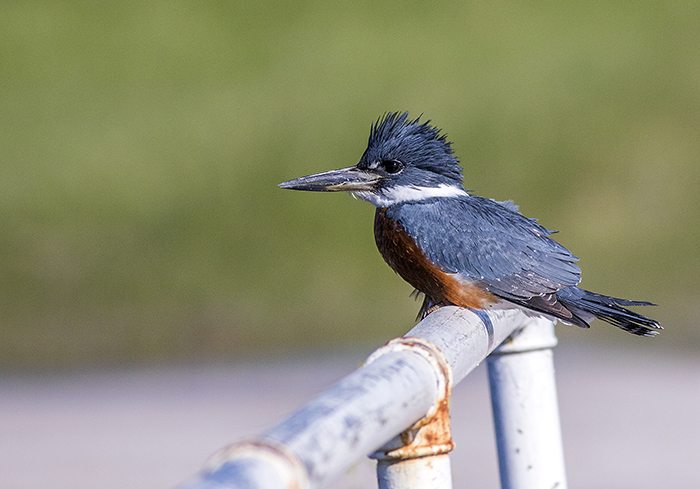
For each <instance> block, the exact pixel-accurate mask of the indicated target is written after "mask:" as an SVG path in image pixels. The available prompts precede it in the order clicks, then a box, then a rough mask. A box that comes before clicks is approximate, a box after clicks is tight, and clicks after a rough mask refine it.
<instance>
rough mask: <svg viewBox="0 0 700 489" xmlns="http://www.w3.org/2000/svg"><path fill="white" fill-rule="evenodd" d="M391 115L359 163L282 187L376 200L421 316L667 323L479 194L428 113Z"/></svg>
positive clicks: (386, 242) (538, 229)
mask: <svg viewBox="0 0 700 489" xmlns="http://www.w3.org/2000/svg"><path fill="white" fill-rule="evenodd" d="M419 119H420V117H419V118H417V119H410V118H409V115H408V113H407V112H403V113H388V114H386V115H384V116H383V117H382V118H380V119H379V120H377V122H375V123H374V124H373V125H372V127H371V131H370V136H369V143H368V145H367V149H366V150H365V152H364V154H363V155H362V158H360V162H359V163H358V164H357V165H355V166H353V167H349V168H343V169H340V170H332V171H327V172H323V173H317V174H315V175H309V176H306V177H301V178H297V179H295V180H290V181H288V182H284V183H281V184H279V186H280V187H281V188H284V189H292V190H311V191H321V192H334V191H347V192H350V193H352V194H353V195H354V196H356V197H358V198H360V199H362V200H365V201H368V202H371V203H372V204H374V205H375V206H376V208H377V210H376V214H375V218H374V238H375V241H376V243H377V248H379V252H380V253H381V255H382V257H383V258H384V260H385V261H386V262H387V263H388V264H389V266H390V267H391V268H392V269H393V270H394V271H395V272H396V273H398V274H399V275H400V276H401V277H402V278H403V279H404V280H405V281H406V282H408V283H409V284H410V285H412V286H413V287H414V288H415V289H416V291H417V292H419V293H422V294H423V295H424V296H425V298H424V301H423V305H422V307H421V309H420V313H419V318H424V317H425V316H427V315H428V314H429V313H430V312H432V311H433V310H434V309H436V308H438V307H441V306H444V305H455V306H459V307H464V308H471V309H488V308H493V307H498V308H503V307H516V308H521V309H524V310H525V312H527V313H530V314H533V313H534V314H536V315H544V316H546V317H548V318H549V319H554V318H556V319H559V320H561V321H562V322H564V323H568V324H574V325H576V326H580V327H582V328H588V327H589V325H590V322H591V321H592V320H593V319H594V318H598V319H602V320H603V321H607V322H608V323H610V324H613V325H614V326H617V327H618V328H621V329H623V330H625V331H628V332H630V333H632V334H635V335H639V336H653V335H655V334H657V333H658V330H660V329H662V328H661V326H660V325H659V323H658V322H657V321H655V320H654V319H650V318H648V317H645V316H642V315H641V314H637V313H635V312H633V311H630V310H629V309H626V306H647V305H653V304H651V303H650V302H644V301H631V300H626V299H617V298H614V297H608V296H605V295H601V294H596V293H594V292H589V291H587V290H584V289H582V288H579V287H578V286H577V285H578V283H579V282H580V281H581V269H580V268H579V267H578V265H577V264H576V262H577V261H578V258H576V257H575V256H574V255H572V254H571V252H570V251H569V250H568V249H566V248H565V247H563V246H562V245H560V244H559V243H557V242H556V241H554V240H553V239H552V238H551V235H552V234H553V233H554V232H555V231H550V230H548V229H546V228H545V227H543V226H542V225H540V224H538V223H537V220H536V219H529V218H527V217H524V216H523V215H522V214H520V212H519V211H518V206H516V205H515V204H514V203H513V202H512V201H506V202H499V201H496V200H493V199H487V198H484V197H479V196H476V195H472V194H471V193H469V192H468V191H467V190H465V188H464V186H463V185H462V168H461V167H460V165H459V160H458V159H457V157H456V156H454V154H453V150H452V143H451V142H449V141H447V138H446V135H445V134H443V133H442V132H441V130H440V129H438V128H437V127H435V126H432V125H431V121H427V122H421V121H420V120H419Z"/></svg>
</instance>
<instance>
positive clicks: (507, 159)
mask: <svg viewBox="0 0 700 489" xmlns="http://www.w3.org/2000/svg"><path fill="white" fill-rule="evenodd" d="M1 10H2V15H0V80H1V82H2V85H1V88H0V129H1V130H0V148H1V151H0V229H1V231H0V257H1V259H0V328H1V329H0V330H1V334H0V366H3V367H6V368H23V367H55V366H70V365H90V364H108V363H124V362H152V361H201V360H221V359H235V358H239V357H241V356H244V355H253V354H257V353H261V352H262V353H270V352H280V351H283V350H289V349H292V350H294V349H297V350H299V349H317V348H347V347H352V346H353V345H369V344H376V345H378V344H379V343H380V342H382V341H385V340H387V339H389V338H391V337H394V336H397V335H400V334H403V333H404V332H405V331H406V330H408V329H409V328H410V326H411V325H412V324H413V319H414V317H415V314H416V312H417V309H418V306H419V304H417V303H415V302H414V301H413V300H412V299H411V298H409V297H408V294H409V292H410V290H411V288H410V287H409V286H408V285H406V284H404V283H403V282H402V281H401V279H400V278H399V277H397V276H395V275H394V274H393V273H392V272H391V271H390V270H389V268H388V267H387V266H386V265H385V264H384V263H383V262H382V260H381V257H380V256H379V254H378V253H377V251H376V249H375V247H374V243H373V236H372V217H373V208H372V207H371V206H370V205H369V204H366V203H359V202H353V201H352V200H351V199H349V198H348V197H347V196H345V195H319V194H305V193H292V192H287V191H282V190H279V189H278V188H277V186H276V184H277V183H279V182H281V181H283V180H288V179H290V178H294V177H297V176H301V175H306V174H309V173H313V172H318V171H323V170H328V169H333V168H340V167H344V166H350V165H352V164H354V163H356V162H357V160H358V159H359V157H360V155H361V154H362V151H363V150H364V146H365V144H366V140H367V135H368V131H369V125H370V123H371V122H372V121H373V120H375V119H376V118H378V117H379V116H380V115H382V114H383V113H384V112H386V111H393V110H409V111H410V112H411V114H412V115H414V116H417V115H419V114H424V117H425V118H429V119H432V120H433V121H434V123H435V124H437V125H438V126H440V127H442V128H444V129H445V131H446V132H447V133H448V137H449V139H450V140H452V141H453V142H454V148H455V150H456V152H457V154H458V156H460V158H461V160H462V163H463V166H464V167H465V186H466V187H467V188H468V189H471V190H474V191H475V193H478V194H480V195H484V196H488V197H492V198H496V199H500V200H505V199H514V200H515V201H516V203H518V204H520V206H521V210H522V211H523V213H524V214H525V215H527V216H529V217H538V218H539V219H540V222H541V223H542V224H544V225H545V226H547V227H549V228H551V229H558V230H559V231H560V234H559V235H558V236H557V238H558V240H559V241H560V242H562V243H563V244H564V245H566V246H568V247H569V248H571V249H572V250H573V252H574V253H575V254H576V255H577V256H579V257H580V258H581V266H582V268H583V270H584V280H583V286H585V287H586V288H589V289H592V290H594V291H597V292H601V293H606V294H611V295H616V296H621V297H626V298H632V299H646V300H651V301H654V302H657V303H658V304H660V307H658V308H655V309H653V310H646V311H645V312H648V313H649V314H650V315H652V316H654V317H656V318H658V319H660V320H661V321H662V323H663V324H664V325H665V326H666V328H667V329H666V331H665V332H664V333H663V334H662V336H661V337H659V338H657V339H655V340H652V341H658V342H661V343H663V344H667V345H671V346H674V347H681V346H682V347H690V348H697V346H699V345H700V332H699V331H700V329H699V328H698V327H697V316H698V314H700V300H699V298H698V294H699V292H700V283H699V281H698V276H699V272H700V266H699V264H700V260H698V251H699V250H698V243H699V240H698V238H699V237H700V225H699V218H700V197H698V186H699V184H700V164H699V161H698V159H699V156H700V29H698V28H697V19H698V18H700V7H699V5H698V4H697V3H696V2H672V1H666V2H651V1H641V2H586V3H584V4H581V3H573V2H569V3H556V2H528V3H521V2H491V1H489V2H483V1H466V2H451V1H440V2H411V3H406V2H397V1H395V2H366V1H364V2H363V1H359V2H351V3H346V4H335V3H333V2H322V1H318V0H310V1H301V2H270V1H255V2H253V1H246V2H236V1H234V2H222V1H213V0H205V1H199V2H194V1H187V0H177V1H169V2H166V1H160V0H147V1H143V2H134V1H124V2H117V3H114V2H81V1H34V0H30V1H25V2H16V1H8V2H3V5H2V7H1ZM595 326H596V327H595V328H594V329H593V330H591V331H588V332H583V331H579V330H577V329H575V328H568V327H560V328H558V330H559V332H560V335H563V336H564V337H565V338H566V339H567V341H568V340H569V339H570V340H572V341H573V340H574V339H575V340H578V341H594V342H595V341H601V342H602V341H606V342H613V344H621V345H622V344H630V343H632V344H638V343H635V342H639V341H644V340H640V339H637V338H633V337H631V336H627V335H624V334H623V333H622V332H618V331H617V330H614V328H611V327H609V326H607V325H605V324H604V323H599V322H598V323H596V324H595Z"/></svg>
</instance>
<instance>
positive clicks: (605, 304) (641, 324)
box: [556, 287, 663, 336]
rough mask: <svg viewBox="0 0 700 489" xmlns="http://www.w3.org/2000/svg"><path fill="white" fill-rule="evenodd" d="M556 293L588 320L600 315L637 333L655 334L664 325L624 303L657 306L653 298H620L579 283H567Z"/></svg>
mask: <svg viewBox="0 0 700 489" xmlns="http://www.w3.org/2000/svg"><path fill="white" fill-rule="evenodd" d="M556 296H557V300H558V301H559V302H560V303H561V304H562V305H563V306H564V307H566V308H567V309H568V310H570V311H571V312H572V313H573V314H574V315H575V316H578V318H580V319H582V320H583V321H584V322H585V323H590V321H591V320H593V318H598V319H601V320H603V321H606V322H608V323H610V324H612V325H613V326H617V327H618V328H620V329H623V330H625V331H627V332H629V333H632V334H635V335H638V336H654V335H657V334H658V333H659V330H661V329H663V328H662V327H661V326H660V325H659V322H658V321H656V320H654V319H651V318H648V317H646V316H642V315H641V314H637V313H636V312H633V311H630V310H629V309H625V307H623V306H628V307H629V306H654V305H655V304H652V303H651V302H646V301H630V300H627V299H617V298H615V297H608V296H607V295H601V294H596V293H594V292H589V291H587V290H584V289H581V288H579V287H564V288H563V289H560V290H558V291H557V293H556Z"/></svg>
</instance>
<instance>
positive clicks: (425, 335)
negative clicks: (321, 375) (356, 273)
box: [182, 306, 532, 489]
mask: <svg viewBox="0 0 700 489" xmlns="http://www.w3.org/2000/svg"><path fill="white" fill-rule="evenodd" d="M531 321H532V319H530V318H528V317H527V316H525V315H524V314H523V313H521V312H519V311H515V310H510V311H488V312H483V311H482V312H473V311H470V310H466V309H460V308H457V307H454V306H450V307H443V308H440V309H438V310H437V311H435V312H434V313H432V314H430V315H429V316H428V317H427V318H426V319H424V320H423V321H421V322H420V323H419V324H418V325H417V326H416V327H414V328H413V329H412V330H411V331H410V332H409V333H408V334H407V335H406V336H407V337H416V338H418V339H419V340H422V341H423V342H424V343H426V344H428V345H430V348H433V347H436V348H437V349H438V350H439V352H440V353H441V356H442V357H443V359H442V363H445V364H446V365H445V366H444V368H443V367H442V366H441V365H440V363H441V362H435V361H433V360H434V359H431V358H432V357H431V354H430V351H429V350H430V348H427V349H426V348H398V349H397V348H395V347H394V346H392V345H388V346H387V347H383V348H384V350H383V349H380V352H377V353H375V354H373V355H372V356H373V357H374V358H373V360H372V361H371V362H370V363H368V364H367V365H365V366H363V367H362V368H360V369H359V370H357V371H355V372H353V373H352V374H350V375H348V376H347V377H345V378H344V379H342V380H341V381H340V382H338V383H337V384H335V385H334V386H333V387H331V388H330V389H329V390H327V391H326V392H324V393H323V394H321V395H319V396H318V397H317V398H316V399H314V400H312V401H311V402H309V403H308V404H306V405H305V406H303V407H302V408H301V409H300V410H299V411H297V412H296V413H294V414H293V415H292V416H291V417H289V418H288V419H287V420H285V421H283V422H282V423H280V424H279V425H277V426H275V427H273V428H272V429H270V430H268V431H267V432H265V433H264V434H263V435H262V436H261V437H260V438H258V439H256V440H253V441H251V442H244V443H239V444H236V445H233V446H232V447H229V448H227V449H224V450H221V451H220V452H218V453H217V454H216V455H215V456H214V457H213V458H212V461H211V462H210V463H209V464H208V466H207V467H206V468H205V470H204V471H203V472H202V474H200V475H199V476H198V477H196V478H195V479H193V480H191V481H190V482H189V483H187V484H186V485H184V486H182V488H183V489H184V488H188V489H218V488H224V487H225V488H228V489H244V488H245V489H273V488H274V489H282V488H287V487H289V488H292V487H294V488H299V489H307V488H308V489H315V488H320V487H323V486H325V485H328V484H329V483H330V482H331V481H332V480H333V479H334V478H335V477H338V476H339V475H340V474H342V473H343V472H344V471H345V470H346V469H347V468H348V467H349V466H351V465H352V464H353V463H355V461H357V460H358V459H360V458H361V457H364V456H366V455H367V454H368V453H370V452H374V451H375V450H377V449H378V448H379V447H380V446H382V445H383V444H385V443H386V442H387V441H388V440H391V439H392V438H394V437H395V436H396V435H397V434H399V433H401V432H403V431H404V430H406V429H407V428H409V427H411V426H412V425H413V424H414V423H416V422H417V421H418V420H419V419H421V418H423V417H424V416H425V415H426V414H428V413H429V412H430V410H431V409H434V408H435V405H436V403H437V401H438V399H439V398H440V394H441V389H442V387H441V386H443V385H444V382H445V372H444V371H443V370H444V369H445V368H446V369H447V371H448V372H449V374H448V375H450V376H451V377H452V378H453V380H454V382H455V383H457V382H459V381H460V380H462V379H463V378H464V377H465V376H466V375H467V374H468V373H469V372H470V371H471V370H472V369H473V368H474V367H476V366H477V365H478V364H479V363H480V362H481V361H483V360H484V358H486V356H487V355H488V354H489V353H490V352H491V351H492V350H493V349H494V348H495V347H496V346H497V345H498V344H499V343H501V341H503V340H504V339H505V338H507V337H508V336H509V335H510V334H511V333H512V332H513V331H515V330H517V329H520V328H522V327H524V326H525V325H526V324H529V323H530V322H531ZM440 460H441V462H440V463H441V464H443V466H446V465H445V464H447V463H449V458H448V457H443V458H440ZM280 481H281V482H280ZM279 484H282V485H279ZM444 487H448V486H443V488H444Z"/></svg>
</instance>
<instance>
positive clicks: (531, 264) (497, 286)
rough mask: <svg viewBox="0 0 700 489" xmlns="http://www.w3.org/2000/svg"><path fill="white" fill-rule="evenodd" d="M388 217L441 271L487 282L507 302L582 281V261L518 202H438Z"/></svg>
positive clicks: (393, 210) (392, 210)
mask: <svg viewBox="0 0 700 489" xmlns="http://www.w3.org/2000/svg"><path fill="white" fill-rule="evenodd" d="M386 217H388V218H391V219H394V220H396V221H397V222H398V223H400V224H401V226H403V228H404V229H405V230H406V232H408V234H409V235H411V237H413V239H414V240H415V241H416V243H417V244H418V246H420V247H421V249H422V250H423V251H424V252H425V254H426V256H427V257H428V259H430V260H431V261H432V262H433V263H435V264H436V265H438V266H439V267H440V268H442V269H443V270H445V271H447V272H451V273H460V274H462V275H465V276H467V277H469V278H472V279H476V280H481V281H482V282H484V283H485V284H486V285H487V286H488V287H489V289H490V290H491V291H492V292H493V293H496V294H497V295H501V296H503V297H506V298H529V297H532V296H534V295H541V294H545V293H551V292H555V291H557V290H559V289H561V288H563V287H566V286H570V285H576V284H578V283H579V282H580V280H581V270H580V268H579V267H578V265H576V263H574V262H576V261H577V260H578V258H576V257H575V256H573V255H572V254H571V252H570V251H569V250H567V249H566V248H564V247H563V246H562V245H560V244H559V243H557V242H556V241H554V240H553V239H551V238H550V237H549V236H550V235H551V234H552V231H549V230H548V229H546V228H545V227H543V226H541V225H539V224H538V223H537V222H536V220H535V219H528V218H526V217H524V216H522V215H521V214H520V213H518V212H517V206H515V205H513V204H512V202H505V203H501V202H496V201H494V200H491V199H486V198H483V197H478V196H473V195H469V196H466V197H459V198H435V199H428V200H424V201H418V202H405V203H400V204H396V205H393V206H391V207H389V208H388V209H387V211H386Z"/></svg>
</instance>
